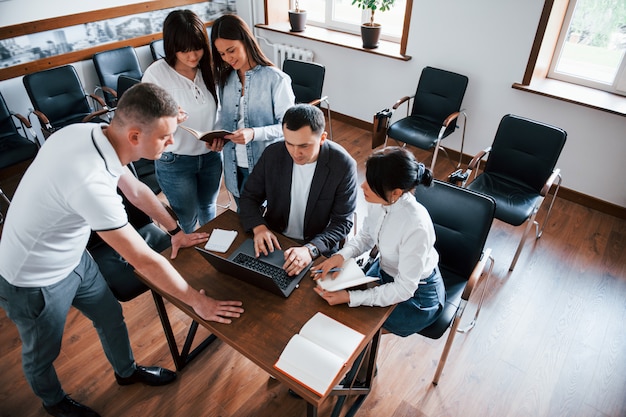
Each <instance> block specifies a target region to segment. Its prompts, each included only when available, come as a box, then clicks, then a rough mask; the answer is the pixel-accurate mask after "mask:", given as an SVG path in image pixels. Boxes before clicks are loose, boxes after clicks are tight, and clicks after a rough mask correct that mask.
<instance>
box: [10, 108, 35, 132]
mask: <svg viewBox="0 0 626 417" xmlns="http://www.w3.org/2000/svg"><path fill="white" fill-rule="evenodd" d="M10 113H11V116H13V117H15V118H16V119H17V120H19V121H20V122H21V123H22V124H23V125H24V126H26V127H27V128H29V129H30V128H31V127H33V126H32V125H31V124H30V120H28V119H27V118H26V117H24V116H22V115H21V114H19V113H15V112H10Z"/></svg>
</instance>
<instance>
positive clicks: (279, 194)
mask: <svg viewBox="0 0 626 417" xmlns="http://www.w3.org/2000/svg"><path fill="white" fill-rule="evenodd" d="M324 128H325V121H324V114H323V113H322V111H321V110H320V109H319V108H317V107H315V106H311V105H309V104H297V105H295V106H293V107H291V108H290V109H289V110H287V112H286V113H285V115H284V117H283V133H284V136H285V141H284V142H282V141H281V142H277V143H274V144H272V145H270V146H268V147H267V148H266V149H265V150H264V151H263V154H262V155H261V158H260V159H259V162H258V163H257V164H256V165H255V166H254V170H253V171H252V173H250V176H249V177H248V181H247V182H246V185H245V187H244V190H243V193H242V195H241V199H240V208H239V214H240V219H241V224H242V226H243V228H244V229H245V230H248V231H250V230H251V231H253V232H254V247H255V251H256V254H257V256H258V255H259V254H260V253H263V254H267V253H268V252H272V251H274V248H279V249H280V245H279V243H278V240H277V239H276V236H275V235H274V233H272V230H273V231H276V232H279V233H282V234H284V235H286V236H288V237H290V238H292V239H294V240H295V241H297V242H299V243H301V244H302V246H297V247H293V248H289V249H287V250H286V251H285V264H284V265H283V268H284V269H285V271H287V273H288V274H290V275H296V274H298V273H300V271H301V270H302V269H303V268H304V267H306V266H307V265H308V264H309V263H310V262H311V261H312V260H313V259H315V258H316V257H318V256H319V255H320V254H323V255H330V254H332V253H334V252H335V251H336V250H337V248H338V245H339V242H340V241H341V240H342V239H344V238H345V237H346V236H347V234H348V233H349V232H350V229H351V228H352V218H353V213H354V211H355V209H356V198H357V174H356V162H355V161H354V159H353V158H352V157H351V156H350V155H349V154H348V152H347V151H346V150H345V149H344V148H342V147H341V146H340V145H338V144H336V143H334V142H332V141H330V140H326V137H327V133H326V132H325V131H324ZM264 203H266V205H265V207H263V204H264ZM264 211H265V213H263V212H264Z"/></svg>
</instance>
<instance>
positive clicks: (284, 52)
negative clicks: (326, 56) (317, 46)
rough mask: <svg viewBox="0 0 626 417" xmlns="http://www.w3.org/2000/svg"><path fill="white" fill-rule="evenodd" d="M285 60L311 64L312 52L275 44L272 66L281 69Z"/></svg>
mask: <svg viewBox="0 0 626 417" xmlns="http://www.w3.org/2000/svg"><path fill="white" fill-rule="evenodd" d="M285 59H296V60H298V61H308V62H313V51H310V50H308V49H304V48H299V47H297V46H291V45H285V44H283V43H275V44H274V64H275V65H276V66H277V67H278V68H282V67H283V62H284V61H285Z"/></svg>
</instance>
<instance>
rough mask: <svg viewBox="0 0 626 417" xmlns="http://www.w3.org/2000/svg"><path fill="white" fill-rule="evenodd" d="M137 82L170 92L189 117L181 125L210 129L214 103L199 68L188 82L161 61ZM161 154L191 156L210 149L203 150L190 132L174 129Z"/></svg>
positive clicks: (201, 142) (214, 111)
mask: <svg viewBox="0 0 626 417" xmlns="http://www.w3.org/2000/svg"><path fill="white" fill-rule="evenodd" d="M141 81H142V82H145V83H153V84H156V85H158V86H159V87H162V88H163V89H165V90H166V91H167V92H168V93H170V95H171V96H172V97H173V98H174V100H176V103H178V105H179V106H180V107H181V108H182V109H183V110H184V111H186V112H187V114H188V115H189V118H188V119H187V120H186V121H184V122H183V123H182V124H184V125H185V126H189V127H191V128H194V129H196V130H199V131H201V132H208V131H210V130H213V126H214V125H215V118H216V114H217V104H216V103H215V99H214V98H213V96H212V95H211V93H210V92H209V90H208V89H207V88H206V85H205V84H204V81H203V79H202V72H201V71H200V70H199V69H198V71H197V72H196V77H195V79H194V80H193V81H191V80H190V79H189V78H187V77H184V76H182V75H180V74H179V73H177V72H176V70H175V69H174V68H172V67H170V66H169V64H168V63H167V62H165V60H164V59H159V60H158V61H155V62H154V63H153V64H152V65H150V66H149V67H148V68H147V69H146V72H145V73H144V75H143V78H142V79H141ZM165 151H166V152H173V153H175V154H178V155H190V156H195V155H203V154H205V153H208V152H209V151H210V149H208V148H207V147H206V144H205V142H203V141H201V140H198V139H196V138H195V137H194V136H193V135H192V134H191V133H189V132H187V131H185V130H183V129H177V130H176V132H175V133H174V143H173V144H171V145H169V146H168V147H167V148H166V149H165Z"/></svg>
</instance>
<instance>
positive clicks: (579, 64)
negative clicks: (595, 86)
mask: <svg viewBox="0 0 626 417" xmlns="http://www.w3.org/2000/svg"><path fill="white" fill-rule="evenodd" d="M625 50H626V1H624V0H604V1H600V0H578V1H577V2H576V8H575V9H574V12H573V14H572V18H571V20H570V24H569V28H568V29H567V33H566V34H565V39H564V42H563V46H562V48H561V51H560V54H559V56H558V61H557V63H556V65H555V68H554V71H555V72H556V73H560V74H565V75H570V76H574V77H578V78H582V79H586V80H591V81H595V82H599V83H603V84H608V85H611V84H613V82H614V80H615V77H616V75H617V73H618V70H619V68H620V64H621V62H622V59H623V58H624V51H625Z"/></svg>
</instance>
